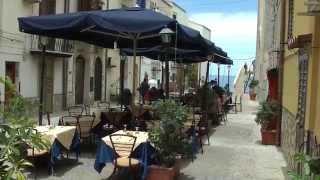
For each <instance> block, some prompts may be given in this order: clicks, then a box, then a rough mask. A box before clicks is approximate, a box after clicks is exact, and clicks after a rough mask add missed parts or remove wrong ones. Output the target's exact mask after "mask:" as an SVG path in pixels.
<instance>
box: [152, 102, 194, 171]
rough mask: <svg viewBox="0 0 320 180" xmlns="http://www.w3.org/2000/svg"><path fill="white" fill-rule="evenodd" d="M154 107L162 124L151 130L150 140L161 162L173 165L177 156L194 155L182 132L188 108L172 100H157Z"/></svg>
mask: <svg viewBox="0 0 320 180" xmlns="http://www.w3.org/2000/svg"><path fill="white" fill-rule="evenodd" d="M153 109H154V111H155V114H156V116H157V117H159V118H160V125H159V127H153V129H152V130H151V132H150V141H151V142H152V143H153V144H154V147H155V149H156V151H157V155H158V156H157V158H158V160H159V164H161V165H163V166H166V167H172V166H173V164H174V162H175V160H176V157H178V156H183V157H188V156H190V155H192V151H191V144H190V142H189V140H188V138H187V136H186V134H185V133H183V132H182V129H183V126H184V122H185V121H186V120H187V112H188V110H187V108H186V107H184V106H182V105H179V104H177V103H175V102H174V101H172V100H165V101H157V102H155V103H154V104H153Z"/></svg>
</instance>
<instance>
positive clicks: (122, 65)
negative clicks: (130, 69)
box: [120, 57, 125, 110]
mask: <svg viewBox="0 0 320 180" xmlns="http://www.w3.org/2000/svg"><path fill="white" fill-rule="evenodd" d="M124 61H125V59H124V57H122V58H121V59H120V104H121V110H122V109H123V89H124V63H125V62H124Z"/></svg>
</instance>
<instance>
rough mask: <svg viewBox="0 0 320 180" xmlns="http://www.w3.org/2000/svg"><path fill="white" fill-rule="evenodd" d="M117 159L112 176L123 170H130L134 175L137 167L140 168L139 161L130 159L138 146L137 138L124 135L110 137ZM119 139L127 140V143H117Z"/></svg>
mask: <svg viewBox="0 0 320 180" xmlns="http://www.w3.org/2000/svg"><path fill="white" fill-rule="evenodd" d="M109 137H110V141H111V144H112V149H113V152H114V155H115V157H117V156H118V157H117V158H116V159H115V160H114V170H113V173H112V175H114V174H115V173H116V171H117V170H119V169H121V168H129V169H130V171H131V172H132V173H133V170H134V168H135V167H138V166H139V160H138V159H135V158H132V157H130V155H131V154H132V152H133V149H134V146H135V144H136V140H137V137H135V136H132V135H124V134H112V135H110V136H109ZM119 138H126V139H127V141H126V142H117V139H119Z"/></svg>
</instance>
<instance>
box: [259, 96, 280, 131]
mask: <svg viewBox="0 0 320 180" xmlns="http://www.w3.org/2000/svg"><path fill="white" fill-rule="evenodd" d="M280 112H281V106H280V105H279V103H278V102H275V101H271V102H268V101H265V102H262V103H260V107H259V110H258V112H257V116H256V119H255V121H256V123H257V124H259V125H261V126H262V127H263V128H266V127H267V126H268V123H269V122H270V121H271V120H272V119H273V118H274V117H275V116H277V115H279V114H280Z"/></svg>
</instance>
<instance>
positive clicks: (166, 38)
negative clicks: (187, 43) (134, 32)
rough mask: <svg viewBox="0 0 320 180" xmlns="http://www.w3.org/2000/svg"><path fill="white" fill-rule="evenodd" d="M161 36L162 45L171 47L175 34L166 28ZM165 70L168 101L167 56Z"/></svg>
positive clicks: (167, 97) (161, 32)
mask: <svg viewBox="0 0 320 180" xmlns="http://www.w3.org/2000/svg"><path fill="white" fill-rule="evenodd" d="M159 34H160V36H161V40H162V43H163V44H164V45H166V46H169V44H170V43H171V41H172V35H173V34H174V32H173V31H172V30H171V29H169V28H167V27H164V28H163V29H162V30H161V31H160V33H159ZM165 68H166V99H169V61H168V57H167V54H165Z"/></svg>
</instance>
